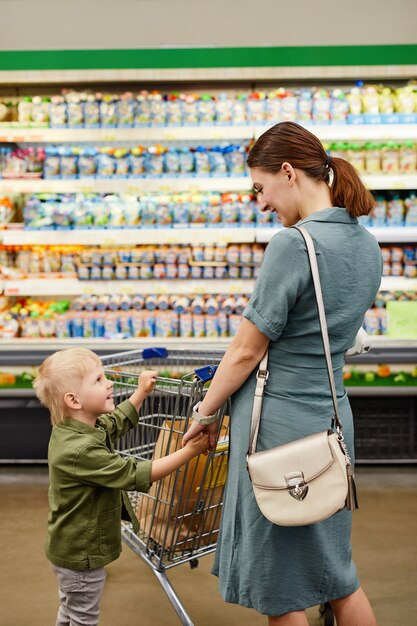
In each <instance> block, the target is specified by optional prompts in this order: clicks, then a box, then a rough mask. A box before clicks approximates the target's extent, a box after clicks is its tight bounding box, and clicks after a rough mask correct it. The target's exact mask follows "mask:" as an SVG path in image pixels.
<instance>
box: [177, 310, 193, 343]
mask: <svg viewBox="0 0 417 626" xmlns="http://www.w3.org/2000/svg"><path fill="white" fill-rule="evenodd" d="M178 321H179V328H178V331H179V336H180V337H192V336H193V316H192V314H191V313H181V315H179V316H178Z"/></svg>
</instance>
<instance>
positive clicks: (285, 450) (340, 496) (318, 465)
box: [247, 226, 358, 526]
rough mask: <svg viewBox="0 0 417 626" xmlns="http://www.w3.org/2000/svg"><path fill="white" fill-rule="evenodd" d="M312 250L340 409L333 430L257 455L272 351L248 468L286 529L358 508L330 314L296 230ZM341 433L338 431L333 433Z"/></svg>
mask: <svg viewBox="0 0 417 626" xmlns="http://www.w3.org/2000/svg"><path fill="white" fill-rule="evenodd" d="M295 228H297V230H299V231H300V233H301V234H302V236H303V237H304V240H305V242H306V245H307V252H308V256H309V261H310V268H311V274H312V278H313V284H314V290H315V294H316V301H317V309H318V313H319V321H320V328H321V334H322V339H323V346H324V354H325V357H326V365H327V371H328V376H329V382H330V390H331V396H332V400H333V407H334V417H333V420H332V428H330V429H329V430H325V431H323V432H319V433H315V434H313V435H309V436H308V437H303V438H302V439H297V440H295V441H291V442H290V443H287V444H284V445H282V446H278V447H276V448H272V449H270V450H264V451H262V452H256V443H257V439H258V432H259V423H260V418H261V411H262V401H263V394H264V388H265V384H266V381H267V379H268V376H269V372H268V370H267V365H268V351H267V352H266V353H265V355H264V357H263V359H262V361H261V362H260V364H259V369H258V372H257V377H256V389H255V396H254V402H253V411H252V422H251V432H250V444H249V450H248V455H247V466H248V471H249V475H250V478H251V481H252V486H253V490H254V494H255V498H256V501H257V503H258V506H259V508H260V510H261V512H262V513H263V515H264V516H265V517H266V518H267V519H268V520H269V521H270V522H273V523H274V524H278V525H280V526H304V525H307V524H314V523H315V522H319V521H321V520H324V519H326V518H328V517H330V516H331V515H333V514H334V513H336V512H337V511H339V510H340V509H343V508H344V507H345V506H347V508H348V509H349V510H351V511H353V510H355V509H356V508H357V506H358V504H357V499H356V490H355V482H354V477H353V468H352V463H351V459H350V457H349V453H348V450H347V447H346V444H345V442H344V438H343V433H342V423H341V421H340V417H339V410H338V403H337V395H336V386H335V382H334V375H333V366H332V360H331V352H330V344H329V336H328V332H327V323H326V315H325V311H324V304H323V296H322V292H321V285H320V275H319V270H318V265H317V258H316V252H315V248H314V243H313V240H312V238H311V236H310V234H309V233H308V232H307V230H306V229H305V228H303V227H302V226H296V227H295ZM333 428H335V431H336V432H334V431H333Z"/></svg>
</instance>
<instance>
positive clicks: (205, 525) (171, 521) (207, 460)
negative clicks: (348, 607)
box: [102, 348, 334, 626]
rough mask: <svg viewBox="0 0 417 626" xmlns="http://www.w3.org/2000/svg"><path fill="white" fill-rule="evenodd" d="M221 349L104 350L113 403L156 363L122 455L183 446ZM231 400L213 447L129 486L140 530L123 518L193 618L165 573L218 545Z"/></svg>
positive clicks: (328, 618)
mask: <svg viewBox="0 0 417 626" xmlns="http://www.w3.org/2000/svg"><path fill="white" fill-rule="evenodd" d="M222 356H223V352H220V351H215V350H213V351H204V352H199V351H197V350H195V351H191V350H169V351H168V350H166V349H165V348H148V349H145V350H143V351H142V350H131V351H128V352H120V353H117V354H112V355H110V356H104V357H102V362H103V366H104V369H105V372H106V375H107V377H108V378H110V379H111V380H113V382H114V395H115V400H116V403H120V402H121V401H123V400H125V399H127V398H128V397H129V396H130V395H131V394H132V393H133V391H134V390H135V388H136V387H137V384H138V377H139V374H140V373H141V372H142V371H143V370H144V369H156V370H158V374H159V376H158V378H157V382H156V386H155V389H154V391H153V392H152V393H151V394H150V395H149V396H148V397H147V398H146V400H145V402H144V403H143V405H142V407H141V409H140V411H139V423H138V425H137V426H136V427H135V428H133V429H132V430H130V431H129V432H128V433H127V434H126V435H124V436H123V437H122V438H120V439H119V440H118V442H117V443H116V448H117V450H118V451H119V454H121V455H122V456H128V457H135V458H137V459H140V460H152V459H154V458H159V457H162V456H166V455H167V454H170V453H171V452H174V451H175V450H176V449H178V448H179V447H180V446H181V439H182V436H183V434H184V433H185V432H186V431H187V429H188V427H189V422H190V418H191V413H192V408H193V406H194V405H195V404H196V403H197V402H198V401H199V400H201V399H202V398H203V396H204V394H205V391H206V389H207V382H208V381H209V380H211V378H212V377H213V375H214V372H215V370H216V368H217V364H218V363H219V361H220V360H221V358H222ZM228 408H229V407H228V403H225V404H224V405H223V406H222V407H221V409H220V417H219V437H218V443H217V446H216V449H215V450H214V451H212V452H210V453H209V454H208V455H207V456H205V455H200V456H199V457H198V458H196V459H193V460H191V461H190V462H189V463H188V464H187V465H185V466H184V467H182V468H180V469H179V470H177V471H176V472H174V473H173V474H171V475H170V476H167V477H166V478H164V479H162V480H160V481H158V482H157V483H155V484H154V485H152V487H151V489H150V491H149V493H138V492H130V493H129V498H130V501H131V503H132V505H133V508H134V510H135V512H136V516H137V518H138V520H139V524H140V530H139V533H138V534H136V533H135V532H134V530H133V528H132V526H131V524H129V523H127V522H122V538H123V541H124V542H125V544H126V545H127V546H128V547H129V548H131V550H133V552H134V553H135V554H136V555H137V556H139V557H140V558H141V559H142V560H143V561H144V562H145V563H147V565H148V566H149V567H150V568H151V570H152V571H153V573H154V574H155V576H156V578H157V579H158V580H159V582H160V584H161V586H162V588H163V590H164V591H165V593H166V595H167V596H168V599H169V601H170V602H171V604H172V606H173V608H174V609H175V611H176V613H177V615H178V617H179V619H180V621H181V623H182V624H184V625H185V626H193V622H192V620H191V618H190V616H189V615H188V613H187V612H186V610H185V608H184V606H183V604H182V603H181V601H180V599H179V597H178V595H177V594H176V592H175V590H174V588H173V586H172V585H171V583H170V581H169V580H168V577H167V570H169V569H170V568H172V567H174V566H176V565H180V564H181V563H186V562H189V563H190V566H191V567H192V568H194V567H197V565H198V559H199V558H200V557H201V556H204V555H206V554H209V553H211V552H214V550H215V549H216V543H217V537H218V532H219V525H220V517H221V511H222V505H223V492H224V484H225V480H226V472H227V458H228V449H229V415H228V414H229V411H228ZM319 614H320V621H321V623H322V624H323V626H332V625H333V623H334V621H333V612H332V610H331V607H330V605H329V604H326V605H322V606H321V607H320V610H319Z"/></svg>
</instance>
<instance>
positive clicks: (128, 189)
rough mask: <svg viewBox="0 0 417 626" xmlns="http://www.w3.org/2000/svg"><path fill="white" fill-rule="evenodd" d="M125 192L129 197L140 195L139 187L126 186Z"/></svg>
mask: <svg viewBox="0 0 417 626" xmlns="http://www.w3.org/2000/svg"><path fill="white" fill-rule="evenodd" d="M126 192H127V193H128V194H129V195H131V196H138V195H140V194H141V193H142V191H141V188H140V186H139V185H128V186H127V187H126Z"/></svg>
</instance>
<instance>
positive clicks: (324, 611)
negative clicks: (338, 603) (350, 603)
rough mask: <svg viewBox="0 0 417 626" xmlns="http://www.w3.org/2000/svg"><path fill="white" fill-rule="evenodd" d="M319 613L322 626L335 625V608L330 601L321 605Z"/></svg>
mask: <svg viewBox="0 0 417 626" xmlns="http://www.w3.org/2000/svg"><path fill="white" fill-rule="evenodd" d="M319 613H320V619H321V624H322V626H334V615H333V609H332V607H331V606H330V604H329V603H328V602H326V604H321V605H320V607H319Z"/></svg>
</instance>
